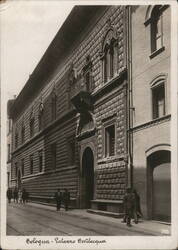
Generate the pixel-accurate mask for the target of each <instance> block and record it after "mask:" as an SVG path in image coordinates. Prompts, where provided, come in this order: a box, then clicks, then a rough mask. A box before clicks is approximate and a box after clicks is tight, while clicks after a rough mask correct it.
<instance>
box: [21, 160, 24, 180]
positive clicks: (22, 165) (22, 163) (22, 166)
mask: <svg viewBox="0 0 178 250" xmlns="http://www.w3.org/2000/svg"><path fill="white" fill-rule="evenodd" d="M21 169H22V176H24V159H22V161H21Z"/></svg>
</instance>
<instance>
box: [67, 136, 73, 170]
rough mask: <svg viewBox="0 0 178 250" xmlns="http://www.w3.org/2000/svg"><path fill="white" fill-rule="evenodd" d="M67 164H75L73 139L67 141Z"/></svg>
mask: <svg viewBox="0 0 178 250" xmlns="http://www.w3.org/2000/svg"><path fill="white" fill-rule="evenodd" d="M68 162H69V165H74V164H75V139H74V137H73V138H69V139H68Z"/></svg>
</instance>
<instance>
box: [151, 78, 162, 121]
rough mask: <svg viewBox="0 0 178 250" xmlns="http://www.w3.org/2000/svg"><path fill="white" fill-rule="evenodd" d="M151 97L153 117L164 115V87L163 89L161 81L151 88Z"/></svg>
mask: <svg viewBox="0 0 178 250" xmlns="http://www.w3.org/2000/svg"><path fill="white" fill-rule="evenodd" d="M152 98H153V119H156V118H159V117H162V116H164V115H165V89H164V83H163V82H162V83H160V84H159V85H158V86H156V87H154V88H153V89H152Z"/></svg>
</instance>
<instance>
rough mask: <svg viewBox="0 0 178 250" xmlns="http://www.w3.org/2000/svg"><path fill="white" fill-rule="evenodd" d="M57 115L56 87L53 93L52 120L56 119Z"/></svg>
mask: <svg viewBox="0 0 178 250" xmlns="http://www.w3.org/2000/svg"><path fill="white" fill-rule="evenodd" d="M56 115H57V95H56V91H55V89H54V90H53V92H52V94H51V117H52V121H54V120H56Z"/></svg>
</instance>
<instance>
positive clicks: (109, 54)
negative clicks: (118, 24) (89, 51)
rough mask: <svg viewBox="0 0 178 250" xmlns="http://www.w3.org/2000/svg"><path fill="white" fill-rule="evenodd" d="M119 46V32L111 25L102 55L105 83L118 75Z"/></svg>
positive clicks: (106, 35)
mask: <svg viewBox="0 0 178 250" xmlns="http://www.w3.org/2000/svg"><path fill="white" fill-rule="evenodd" d="M117 45H118V43H117V31H116V29H115V28H114V26H113V25H111V24H110V25H109V27H108V30H107V32H106V34H105V36H104V39H103V42H102V49H101V50H102V51H101V54H100V58H101V61H102V75H103V81H104V82H107V81H109V80H110V79H111V78H113V77H114V75H115V74H116V73H117V53H118V52H117V51H118V49H117Z"/></svg>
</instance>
